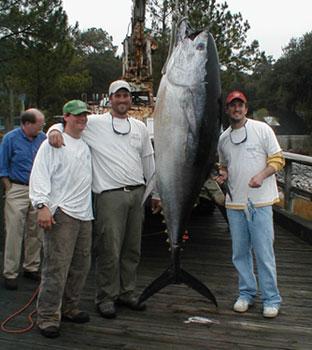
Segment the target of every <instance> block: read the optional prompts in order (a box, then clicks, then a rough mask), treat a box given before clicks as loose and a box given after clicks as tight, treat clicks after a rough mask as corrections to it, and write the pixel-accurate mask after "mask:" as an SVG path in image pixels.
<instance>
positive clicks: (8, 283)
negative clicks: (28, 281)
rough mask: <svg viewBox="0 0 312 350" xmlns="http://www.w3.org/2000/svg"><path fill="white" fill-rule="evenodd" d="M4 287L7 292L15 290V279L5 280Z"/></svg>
mask: <svg viewBox="0 0 312 350" xmlns="http://www.w3.org/2000/svg"><path fill="white" fill-rule="evenodd" d="M4 286H5V288H6V289H9V290H15V289H17V278H5V279H4Z"/></svg>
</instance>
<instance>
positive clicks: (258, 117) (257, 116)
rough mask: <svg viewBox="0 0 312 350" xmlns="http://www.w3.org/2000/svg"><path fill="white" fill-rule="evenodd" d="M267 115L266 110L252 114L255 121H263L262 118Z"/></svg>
mask: <svg viewBox="0 0 312 350" xmlns="http://www.w3.org/2000/svg"><path fill="white" fill-rule="evenodd" d="M268 115H269V111H268V110H267V109H266V108H260V109H258V110H257V111H255V112H253V115H252V116H253V118H254V119H256V120H264V117H267V116H268Z"/></svg>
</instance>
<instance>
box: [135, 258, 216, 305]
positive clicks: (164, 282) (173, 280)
mask: <svg viewBox="0 0 312 350" xmlns="http://www.w3.org/2000/svg"><path fill="white" fill-rule="evenodd" d="M181 283H184V284H186V285H188V286H189V287H191V288H193V289H194V290H196V291H197V292H198V293H200V294H202V295H203V296H205V297H206V298H208V299H209V300H211V301H212V302H213V303H214V304H215V305H216V306H218V304H217V301H216V298H215V297H214V295H213V294H212V293H211V291H210V290H209V289H208V288H207V287H206V286H205V285H204V284H203V283H202V282H200V281H199V280H198V279H197V278H195V277H194V276H192V275H191V274H189V273H188V272H186V271H185V270H183V269H181V268H180V269H178V270H175V269H174V268H173V266H172V265H171V266H170V267H169V268H168V269H167V270H166V271H165V272H164V273H163V274H162V275H160V276H159V277H158V278H156V279H155V280H154V281H153V282H152V283H151V284H150V285H149V286H148V287H146V288H145V290H144V291H143V293H142V294H141V296H140V298H139V303H142V302H143V301H144V300H146V299H148V298H149V297H150V296H152V295H153V294H155V293H157V292H158V291H159V290H161V289H162V288H164V287H166V286H168V285H169V284H181Z"/></svg>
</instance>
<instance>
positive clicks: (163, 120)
mask: <svg viewBox="0 0 312 350" xmlns="http://www.w3.org/2000/svg"><path fill="white" fill-rule="evenodd" d="M175 37H176V40H177V41H176V43H175V45H174V46H173V48H172V52H171V56H170V57H169V59H168V60H167V62H166V65H165V67H164V69H163V76H162V79H161V82H160V86H159V89H158V93H157V99H156V106H155V112H154V128H155V129H154V145H155V161H156V175H157V185H158V189H159V193H160V199H161V203H162V207H163V211H164V216H165V221H166V225H167V228H168V235H169V239H170V245H171V261H172V265H171V266H169V268H168V269H167V270H166V271H165V272H164V273H163V274H162V275H161V276H159V277H158V278H157V279H156V280H154V281H153V282H152V283H151V284H150V285H149V286H148V287H147V288H146V289H145V290H144V291H143V293H142V294H141V296H140V299H139V302H143V301H144V300H146V299H147V298H149V297H150V296H151V295H153V294H154V293H156V292H157V291H159V290H160V289H162V288H164V287H165V286H166V285H168V284H170V283H175V284H180V283H185V284H187V285H189V286H190V287H191V288H193V289H195V290H196V291H198V292H199V293H201V294H202V295H204V296H206V297H207V298H209V299H210V300H211V301H212V302H213V303H214V304H215V305H216V306H217V302H216V299H215V297H214V296H213V294H212V293H211V291H210V290H209V289H208V288H207V287H206V286H205V285H204V284H203V283H202V282H200V281H199V280H197V279H196V278H195V277H194V276H192V275H190V274H189V273H188V272H186V271H185V270H183V269H182V268H181V266H180V245H181V242H182V238H183V234H184V232H185V229H186V227H187V224H188V221H189V218H190V214H191V211H192V208H193V206H194V203H195V201H196V199H197V197H198V195H199V192H200V189H201V187H202V185H203V184H204V182H205V180H206V179H207V178H208V176H209V173H210V171H211V169H212V168H213V166H214V164H215V162H216V153H217V144H218V139H219V134H220V125H221V110H222V106H221V83H220V66H219V60H218V53H217V50H216V46H215V42H214V39H213V37H212V35H211V34H210V33H209V30H208V29H204V30H201V31H196V32H195V31H193V30H192V29H191V27H190V26H189V24H188V21H187V20H186V19H184V20H182V21H181V22H180V24H179V26H178V29H177V33H176V35H175Z"/></svg>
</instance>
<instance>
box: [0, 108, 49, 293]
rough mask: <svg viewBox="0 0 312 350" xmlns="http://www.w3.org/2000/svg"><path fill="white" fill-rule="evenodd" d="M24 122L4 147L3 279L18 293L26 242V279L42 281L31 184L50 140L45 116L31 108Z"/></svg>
mask: <svg viewBox="0 0 312 350" xmlns="http://www.w3.org/2000/svg"><path fill="white" fill-rule="evenodd" d="M21 121H22V125H21V127H20V128H18V129H15V130H12V131H10V132H8V133H7V134H6V135H5V136H4V138H3V140H2V143H1V145H0V177H1V180H2V182H3V184H4V189H5V207H4V215H5V223H6V240H5V248H4V261H3V276H4V279H5V287H6V288H7V289H17V277H18V271H19V266H20V260H21V251H22V243H23V239H24V262H23V268H24V276H25V277H28V278H31V279H33V280H40V274H39V272H38V270H39V266H40V248H41V239H40V235H39V234H40V232H39V230H38V225H37V218H36V211H35V209H34V208H33V206H32V205H31V202H30V200H29V187H28V182H29V176H30V172H31V169H32V165H33V161H34V159H35V156H36V154H37V151H38V149H39V147H40V145H41V143H42V141H43V140H45V138H46V135H45V134H44V133H43V132H42V129H43V127H44V115H43V114H42V113H41V112H40V111H39V110H37V109H35V108H31V109H28V110H26V111H25V112H23V113H22V115H21ZM40 230H41V229H40Z"/></svg>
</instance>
